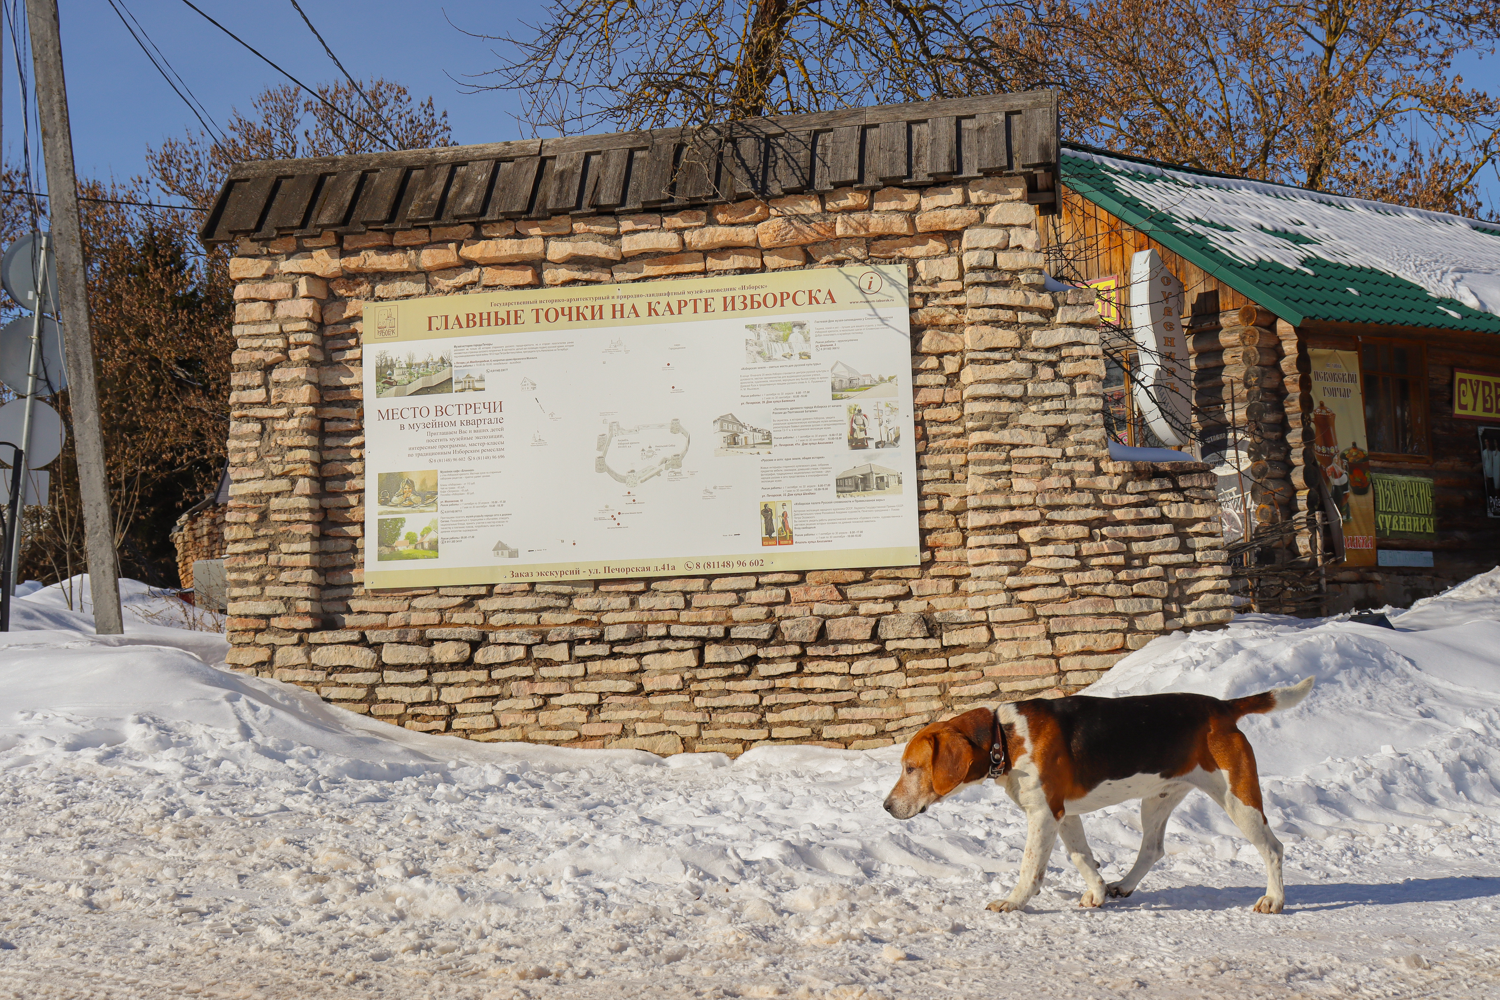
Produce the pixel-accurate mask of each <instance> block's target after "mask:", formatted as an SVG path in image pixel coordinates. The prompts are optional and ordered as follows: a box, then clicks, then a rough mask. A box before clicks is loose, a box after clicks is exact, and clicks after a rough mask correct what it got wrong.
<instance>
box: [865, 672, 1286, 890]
mask: <svg viewBox="0 0 1500 1000" xmlns="http://www.w3.org/2000/svg"><path fill="white" fill-rule="evenodd" d="M1312 685H1313V679H1312V678H1311V677H1308V678H1306V679H1304V680H1303V681H1302V682H1301V683H1299V684H1296V685H1294V686H1292V687H1284V688H1276V689H1274V690H1271V691H1263V692H1261V693H1260V694H1252V695H1249V696H1248V697H1244V698H1235V699H1233V700H1231V701H1222V700H1220V699H1218V698H1210V697H1208V696H1207V695H1201V694H1185V693H1177V694H1153V695H1144V696H1140V697H1134V698H1095V697H1090V696H1087V695H1074V696H1072V697H1068V698H1056V699H1046V698H1036V699H1032V700H1030V701H1022V702H1016V703H1015V704H1011V705H1001V706H1000V707H999V708H997V709H994V710H991V709H987V708H976V709H974V710H973V711H972V712H965V713H964V714H963V715H960V716H957V717H956V718H952V719H948V720H946V721H944V722H934V723H932V724H931V725H929V726H927V727H926V728H924V729H922V730H921V731H920V732H918V733H917V734H916V735H915V736H913V737H912V738H911V742H909V743H907V745H906V750H905V752H904V753H903V754H902V755H901V777H900V778H899V779H898V780H897V782H896V787H895V788H893V789H891V793H890V795H888V796H886V799H885V810H886V812H888V813H890V814H891V815H892V816H894V817H896V818H897V819H910V818H911V817H913V816H916V815H918V814H919V813H924V812H926V811H927V809H928V807H929V806H931V805H932V804H933V803H935V802H937V801H939V800H940V799H942V798H943V797H944V796H946V795H949V794H951V793H953V792H954V791H956V790H958V789H960V788H963V787H965V786H967V785H972V784H974V783H976V782H980V781H986V780H988V779H990V778H994V779H996V780H997V781H999V782H1001V783H1002V785H1003V786H1004V788H1005V792H1006V794H1007V795H1009V796H1010V797H1011V799H1012V800H1013V801H1014V802H1015V803H1016V804H1017V805H1018V806H1020V807H1021V808H1022V809H1024V810H1025V811H1026V850H1025V852H1024V853H1023V854H1022V857H1021V865H1020V872H1019V877H1018V879H1017V881H1016V887H1015V891H1013V892H1012V893H1011V894H1010V895H1009V896H1008V897H1007V898H1005V899H1000V900H996V901H995V902H993V903H991V904H989V906H988V907H987V908H988V909H991V910H995V911H997V912H1006V911H1012V910H1019V909H1021V908H1023V907H1024V906H1025V905H1026V903H1027V901H1028V900H1030V899H1031V897H1032V896H1034V895H1036V893H1037V890H1038V889H1040V888H1041V885H1042V877H1043V876H1044V875H1045V874H1046V871H1047V859H1048V857H1049V856H1050V855H1051V854H1052V846H1053V843H1054V841H1055V840H1056V838H1057V837H1058V835H1059V834H1061V836H1062V841H1063V845H1064V846H1065V847H1066V848H1067V851H1068V857H1069V859H1070V860H1071V861H1072V862H1073V864H1074V866H1076V867H1077V868H1078V871H1079V873H1080V874H1082V875H1083V880H1084V882H1085V883H1087V889H1086V890H1085V892H1084V894H1083V897H1082V898H1081V899H1080V900H1079V903H1078V905H1080V906H1099V905H1100V904H1102V903H1103V902H1104V900H1105V897H1106V896H1129V895H1130V894H1131V893H1132V892H1134V891H1135V887H1136V886H1137V885H1139V884H1140V881H1141V879H1142V877H1144V876H1145V874H1146V873H1147V872H1148V871H1150V870H1151V866H1152V865H1154V864H1156V862H1157V861H1159V860H1161V857H1162V855H1163V853H1165V852H1164V851H1163V850H1162V840H1163V836H1164V834H1165V832H1166V826H1167V817H1168V816H1170V815H1171V814H1172V810H1173V809H1175V808H1177V805H1178V803H1180V802H1181V801H1182V800H1183V798H1184V797H1185V796H1186V795H1187V794H1188V793H1189V792H1191V791H1192V790H1193V789H1195V788H1199V789H1202V790H1203V791H1204V792H1206V793H1207V794H1208V797H1209V798H1211V799H1213V800H1214V801H1215V802H1217V803H1218V804H1219V805H1220V806H1222V807H1223V808H1224V811H1225V812H1226V813H1228V814H1229V818H1230V819H1232V820H1234V824H1235V825H1236V826H1238V827H1239V828H1240V832H1241V833H1243V834H1244V835H1245V838H1246V839H1247V840H1249V841H1250V843H1252V844H1254V845H1255V847H1256V849H1257V850H1258V851H1260V856H1261V858H1262V859H1263V860H1264V861H1265V864H1266V894H1265V895H1264V896H1262V897H1260V899H1259V900H1258V901H1257V902H1256V904H1255V907H1254V909H1255V912H1257V913H1280V912H1281V909H1282V906H1283V905H1284V904H1285V902H1286V891H1285V889H1284V887H1283V885H1282V881H1281V859H1282V853H1283V852H1282V846H1281V841H1279V840H1277V839H1276V835H1275V834H1273V833H1272V832H1271V827H1270V824H1269V823H1267V822H1266V813H1265V810H1264V808H1263V807H1262V805H1261V798H1260V776H1259V774H1257V773H1256V770H1255V752H1254V751H1253V750H1252V749H1251V748H1250V741H1249V740H1247V739H1246V738H1245V734H1244V733H1242V732H1240V731H1239V728H1238V727H1237V725H1236V724H1237V723H1238V722H1239V720H1240V719H1241V718H1242V717H1244V716H1246V715H1251V714H1257V713H1265V712H1279V711H1284V710H1286V709H1288V708H1291V707H1292V706H1294V705H1296V704H1297V703H1298V702H1300V701H1302V699H1303V698H1306V697H1307V693H1308V692H1309V691H1311V690H1312ZM1128 799H1140V800H1141V850H1140V854H1139V855H1138V856H1137V857H1136V859H1135V865H1134V866H1133V867H1132V868H1131V869H1130V871H1129V872H1128V873H1127V874H1126V875H1125V877H1124V878H1122V879H1120V880H1119V881H1118V882H1111V883H1110V884H1109V885H1105V884H1104V880H1103V879H1102V878H1100V877H1099V865H1098V863H1097V862H1096V861H1095V860H1094V856H1093V854H1092V853H1091V852H1090V851H1089V845H1088V841H1087V840H1085V839H1084V835H1083V821H1082V820H1081V819H1080V818H1079V817H1080V816H1081V815H1082V814H1083V813H1086V812H1093V811H1094V810H1095V809H1103V808H1104V807H1105V806H1112V805H1115V804H1116V803H1119V802H1124V801H1126V800H1128Z"/></svg>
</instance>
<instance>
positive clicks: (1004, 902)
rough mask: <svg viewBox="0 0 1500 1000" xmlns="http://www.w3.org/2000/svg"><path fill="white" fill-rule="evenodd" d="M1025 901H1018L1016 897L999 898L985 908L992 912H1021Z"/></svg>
mask: <svg viewBox="0 0 1500 1000" xmlns="http://www.w3.org/2000/svg"><path fill="white" fill-rule="evenodd" d="M1025 905H1026V904H1025V903H1018V902H1016V901H1015V900H1014V899H997V900H995V901H994V902H993V903H991V904H990V905H989V906H986V907H985V909H986V910H989V911H990V912H991V913H1019V912H1020V911H1021V908H1022V907H1024V906H1025Z"/></svg>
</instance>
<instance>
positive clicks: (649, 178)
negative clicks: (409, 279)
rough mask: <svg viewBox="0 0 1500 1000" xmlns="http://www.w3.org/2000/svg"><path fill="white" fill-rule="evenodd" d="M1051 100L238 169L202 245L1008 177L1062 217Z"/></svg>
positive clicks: (1010, 97) (894, 108)
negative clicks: (1021, 181) (1017, 180)
mask: <svg viewBox="0 0 1500 1000" xmlns="http://www.w3.org/2000/svg"><path fill="white" fill-rule="evenodd" d="M1057 161H1058V135H1057V92H1056V91H1053V90H1036V91H1028V92H1026V93H1022V94H999V95H995V96H991V97H967V98H958V99H955V100H947V101H925V102H921V103H917V104H894V105H885V106H881V107H874V108H854V109H850V110H847V111H829V112H822V113H818V114H808V115H783V116H779V117H774V118H755V119H750V120H747V121H740V122H734V123H731V124H727V125H717V126H704V127H702V128H671V129H655V130H652V131H647V132H619V133H615V134H613V135H586V136H568V137H564V138H560V139H529V140H522V141H518V142H499V143H489V144H486V145H480V146H445V147H440V148H437V149H416V150H400V151H397V152H390V153H361V154H357V155H352V156H329V157H321V158H317V159H303V160H252V161H249V162H246V163H240V164H238V165H236V166H235V167H234V168H233V169H232V170H231V171H230V172H229V177H228V179H227V180H225V182H224V186H223V187H222V188H221V189H220V190H219V196H218V198H217V199H216V200H215V202H214V206H213V209H212V211H210V212H209V216H208V220H207V221H206V222H205V223H204V226H203V230H202V236H203V240H204V242H206V243H221V242H225V241H228V240H232V239H236V238H238V237H242V236H248V237H251V238H254V239H273V238H275V237H278V236H288V235H314V234H317V233H321V232H325V231H328V230H332V231H335V232H341V233H359V232H364V231H366V230H369V229H384V230H390V231H396V230H403V229H411V228H416V227H421V226H442V225H457V224H461V223H482V222H498V221H500V220H503V219H520V218H546V217H549V216H553V215H566V214H570V213H571V214H579V215H601V214H611V213H616V212H618V213H632V212H641V211H663V210H665V211H675V210H678V209H682V208H688V207H691V206H694V205H707V204H713V203H717V202H724V201H733V200H738V199H741V198H748V197H758V198H776V197H780V196H782V195H788V194H798V193H801V192H806V191H831V190H833V189H834V188H838V187H849V186H853V187H859V188H878V187H885V186H890V185H907V186H923V185H928V184H936V183H943V182H945V181H948V180H955V179H963V178H974V177H979V176H984V175H996V174H1009V175H1016V176H1023V177H1025V178H1026V183H1027V192H1028V200H1029V201H1030V202H1032V203H1033V204H1035V205H1038V206H1040V209H1041V210H1042V211H1044V212H1046V211H1053V210H1055V208H1056V203H1057V202H1056V186H1057V185H1056V181H1057Z"/></svg>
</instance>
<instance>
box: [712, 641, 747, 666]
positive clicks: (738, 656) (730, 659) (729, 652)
mask: <svg viewBox="0 0 1500 1000" xmlns="http://www.w3.org/2000/svg"><path fill="white" fill-rule="evenodd" d="M756 648H757V647H755V646H752V645H750V644H749V643H737V644H725V645H712V644H711V645H708V646H705V647H704V648H703V662H704V663H738V662H739V661H741V660H745V659H748V658H750V657H751V656H754V655H755V653H756Z"/></svg>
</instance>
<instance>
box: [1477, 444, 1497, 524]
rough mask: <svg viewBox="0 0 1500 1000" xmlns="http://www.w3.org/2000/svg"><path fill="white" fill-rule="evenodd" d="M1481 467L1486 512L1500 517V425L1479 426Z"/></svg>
mask: <svg viewBox="0 0 1500 1000" xmlns="http://www.w3.org/2000/svg"><path fill="white" fill-rule="evenodd" d="M1479 467H1480V470H1481V473H1482V475H1483V481H1484V512H1485V514H1486V515H1487V516H1489V517H1500V427H1481V428H1479Z"/></svg>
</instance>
